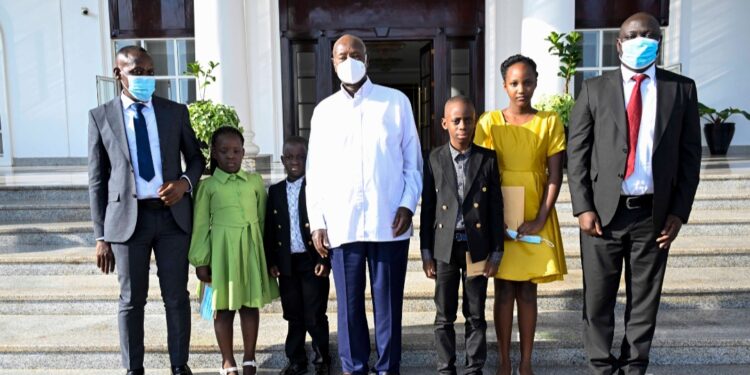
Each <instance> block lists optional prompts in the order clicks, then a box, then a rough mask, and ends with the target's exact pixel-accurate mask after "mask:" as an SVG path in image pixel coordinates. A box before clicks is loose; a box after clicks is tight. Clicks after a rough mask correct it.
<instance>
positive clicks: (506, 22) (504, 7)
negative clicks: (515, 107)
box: [484, 0, 523, 111]
mask: <svg viewBox="0 0 750 375" xmlns="http://www.w3.org/2000/svg"><path fill="white" fill-rule="evenodd" d="M522 20H523V1H518V0H486V1H485V30H486V31H485V38H484V45H485V54H484V63H485V67H484V76H485V82H487V85H486V86H485V88H484V90H485V91H484V103H485V104H484V108H485V110H487V111H490V110H494V109H498V108H505V107H506V106H508V95H507V94H506V93H505V91H504V90H503V77H502V76H501V75H500V64H502V62H503V61H505V59H507V58H508V57H509V56H512V55H515V54H517V53H520V52H521V33H520V32H519V30H521V22H522Z"/></svg>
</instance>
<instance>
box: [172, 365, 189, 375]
mask: <svg viewBox="0 0 750 375" xmlns="http://www.w3.org/2000/svg"><path fill="white" fill-rule="evenodd" d="M172 375H193V372H192V371H190V367H188V365H182V366H172Z"/></svg>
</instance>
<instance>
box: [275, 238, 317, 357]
mask: <svg viewBox="0 0 750 375" xmlns="http://www.w3.org/2000/svg"><path fill="white" fill-rule="evenodd" d="M291 257H292V274H291V275H281V276H279V291H280V293H281V307H282V309H283V310H284V319H286V320H287V321H288V322H289V331H288V333H287V335H286V344H285V346H284V348H285V351H286V356H287V358H289V360H290V361H291V362H292V363H300V364H304V365H305V366H307V355H306V353H305V336H306V333H308V332H309V333H310V337H311V338H312V347H313V351H314V352H315V361H316V362H327V361H329V360H330V353H329V344H328V335H329V330H328V316H326V309H327V308H328V289H329V288H330V280H329V279H328V277H318V276H315V260H313V258H312V256H311V255H310V254H309V253H302V254H292V256H291Z"/></svg>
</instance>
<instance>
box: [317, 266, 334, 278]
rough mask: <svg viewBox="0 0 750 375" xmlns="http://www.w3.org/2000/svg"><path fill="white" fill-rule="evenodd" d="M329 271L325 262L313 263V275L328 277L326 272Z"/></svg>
mask: <svg viewBox="0 0 750 375" xmlns="http://www.w3.org/2000/svg"><path fill="white" fill-rule="evenodd" d="M330 271H331V270H330V269H329V268H328V266H326V265H325V264H320V263H318V264H316V265H315V276H318V277H328V273H329V272H330Z"/></svg>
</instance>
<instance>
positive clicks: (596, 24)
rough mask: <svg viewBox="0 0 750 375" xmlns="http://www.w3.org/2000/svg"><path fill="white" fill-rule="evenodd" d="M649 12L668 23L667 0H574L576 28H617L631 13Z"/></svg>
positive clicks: (666, 24)
mask: <svg viewBox="0 0 750 375" xmlns="http://www.w3.org/2000/svg"><path fill="white" fill-rule="evenodd" d="M638 12H648V13H651V14H652V15H653V16H654V17H656V19H657V20H659V24H660V25H661V26H668V25H669V0H576V29H605V28H619V27H620V25H621V24H622V23H623V22H624V21H625V20H626V19H627V18H628V17H630V16H631V15H633V14H634V13H638Z"/></svg>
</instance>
